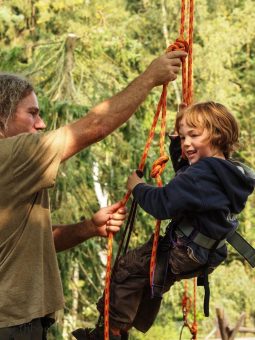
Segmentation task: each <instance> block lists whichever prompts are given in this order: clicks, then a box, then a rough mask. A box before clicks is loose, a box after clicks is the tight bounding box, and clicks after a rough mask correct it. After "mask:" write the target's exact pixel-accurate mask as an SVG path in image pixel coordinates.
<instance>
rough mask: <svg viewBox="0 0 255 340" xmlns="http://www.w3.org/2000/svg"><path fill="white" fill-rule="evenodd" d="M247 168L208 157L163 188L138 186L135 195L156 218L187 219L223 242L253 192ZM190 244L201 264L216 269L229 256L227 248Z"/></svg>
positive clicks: (179, 174) (204, 232) (199, 229)
mask: <svg viewBox="0 0 255 340" xmlns="http://www.w3.org/2000/svg"><path fill="white" fill-rule="evenodd" d="M248 169H249V168H247V167H246V166H242V164H241V163H238V162H236V163H235V162H232V161H230V160H224V159H220V158H215V157H205V158H203V159H201V160H199V162H197V163H195V164H193V165H191V166H183V167H182V168H181V169H180V170H179V171H177V174H176V176H175V177H174V178H173V179H172V180H171V181H170V182H169V183H168V184H167V185H165V186H164V187H162V188H160V187H154V186H151V185H148V184H144V183H141V184H138V185H137V186H136V187H135V188H134V190H133V196H134V198H135V199H136V200H137V202H138V204H139V205H140V206H141V207H142V208H143V209H144V210H145V211H146V212H147V213H149V214H150V215H152V216H154V217H155V218H156V219H159V220H166V219H172V220H175V219H176V220H178V219H180V216H184V217H185V219H186V220H188V221H189V222H190V224H191V225H192V226H193V227H194V228H195V229H196V230H198V231H200V232H201V233H203V234H204V235H206V236H208V237H210V238H212V239H214V240H222V239H224V238H225V237H226V236H227V235H228V234H229V233H230V232H231V230H233V228H234V226H233V222H232V221H231V218H230V217H231V216H232V215H233V214H239V213H240V212H241V211H242V210H243V209H244V207H245V203H246V201H247V198H248V196H249V195H250V194H251V193H252V191H253V189H254V178H253V177H252V176H251V175H250V173H249V171H248ZM177 170H178V169H177ZM187 242H188V243H190V244H189V245H190V246H191V248H192V249H193V252H194V255H195V256H196V257H197V258H198V260H199V262H201V263H202V264H205V263H209V265H211V266H213V267H215V266H217V265H218V264H219V263H220V262H222V261H223V260H224V259H225V257H226V256H227V250H226V246H223V247H222V248H220V249H217V250H215V251H213V252H212V251H210V250H207V249H205V248H202V247H200V246H198V245H196V244H194V243H193V242H191V241H190V242H189V241H188V240H187Z"/></svg>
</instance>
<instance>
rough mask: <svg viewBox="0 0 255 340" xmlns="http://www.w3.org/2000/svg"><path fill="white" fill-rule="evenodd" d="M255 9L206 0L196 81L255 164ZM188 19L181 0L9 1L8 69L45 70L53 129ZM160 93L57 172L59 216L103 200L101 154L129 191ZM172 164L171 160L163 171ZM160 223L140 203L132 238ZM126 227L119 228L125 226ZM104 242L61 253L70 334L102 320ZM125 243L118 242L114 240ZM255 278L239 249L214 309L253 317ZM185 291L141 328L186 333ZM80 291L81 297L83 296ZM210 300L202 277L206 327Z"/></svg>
mask: <svg viewBox="0 0 255 340" xmlns="http://www.w3.org/2000/svg"><path fill="white" fill-rule="evenodd" d="M162 6H164V7H165V10H166V18H165V17H164V16H163V14H162V9H163V7H162ZM254 16H255V13H254V0H245V1H244V0H234V1H233V0H224V1H221V0H217V1H216V0H215V1H209V0H200V1H197V2H196V12H195V36H194V42H195V44H194V85H195V86H194V90H195V98H196V99H197V100H207V99H212V100H215V101H219V102H222V103H223V104H226V105H227V106H229V107H230V108H231V110H232V111H233V112H234V114H235V115H236V117H237V118H238V120H239V125H240V130H241V146H240V149H239V150H238V151H237V152H236V154H235V157H236V158H237V159H239V160H241V161H244V162H245V163H247V164H248V165H250V166H252V167H254V168H255V154H254V148H255V138H254V125H255V113H254V105H255V97H254V85H255V81H254V72H255V61H254V60H255V59H254V54H255V48H254V46H255V44H254V42H255V18H254ZM179 22H180V6H179V1H170V0H161V1H159V0H153V1H148V0H132V1H126V0H109V1H106V2H102V1H99V0H86V1H84V0H68V1H67V0H62V1H59V0H32V1H19V0H11V1H3V2H2V6H1V8H0V37H1V40H0V67H1V71H9V72H17V73H24V74H25V75H27V77H29V78H30V79H31V80H32V81H33V82H34V84H35V85H36V90H37V91H36V92H37V94H38V97H39V102H40V107H41V111H42V115H43V118H44V119H45V120H46V121H47V124H48V128H49V129H55V128H57V127H59V126H61V125H64V124H66V123H67V122H70V121H73V120H75V119H78V118H79V117H82V116H83V115H85V114H86V113H87V112H88V111H89V109H90V108H92V107H93V106H94V105H95V104H97V103H98V102H100V101H102V100H103V99H105V98H107V97H110V96H111V95H113V94H114V93H116V92H117V91H119V90H121V89H122V88H123V87H125V86H126V85H127V83H128V82H130V81H131V80H132V79H134V77H136V76H137V75H138V74H139V73H141V72H142V71H143V70H144V69H145V66H146V65H148V63H149V62H150V61H151V60H152V59H153V57H154V56H156V55H159V54H162V53H164V50H165V47H166V43H165V41H166V37H164V35H163V25H165V27H166V28H167V30H168V32H169V37H168V38H169V40H170V41H174V40H175V38H176V37H177V36H178V30H179ZM171 85H172V84H171ZM179 88H180V81H179V80H178V81H177V84H176V87H175V88H174V87H173V86H169V99H168V108H169V109H168V110H169V111H168V113H169V115H168V130H169V131H171V130H172V126H173V120H174V115H175V111H176V109H177V100H176V93H177V92H176V91H178V90H179ZM176 89H177V90H176ZM159 95H160V89H155V90H153V92H152V93H151V95H150V96H149V97H148V98H147V100H146V101H145V102H144V104H143V105H142V106H141V107H140V108H139V109H138V111H137V113H136V115H135V116H133V117H132V118H131V119H130V120H129V121H128V122H127V123H126V124H124V125H123V126H122V127H121V128H120V129H118V130H117V131H115V132H114V133H113V134H112V135H111V136H109V137H107V138H106V139H105V140H103V141H102V142H100V143H98V144H96V145H94V146H92V147H90V148H88V149H86V150H84V151H83V152H81V153H80V154H79V155H77V156H76V157H74V158H73V159H72V160H69V161H68V162H67V163H66V164H64V165H63V166H62V167H61V169H60V172H59V178H58V183H57V185H56V186H55V188H54V190H52V192H51V202H52V208H53V222H56V223H72V222H75V221H78V220H79V219H81V218H84V217H85V218H89V217H90V216H91V215H92V214H93V211H96V210H97V209H98V207H99V202H98V200H97V197H96V194H95V189H94V178H93V164H95V162H96V163H97V164H98V166H99V181H100V184H101V186H102V189H103V190H104V191H105V192H106V193H107V194H108V200H109V203H110V202H114V201H116V200H119V199H121V198H122V197H123V195H124V193H125V182H126V179H127V176H128V174H129V173H130V172H131V169H132V170H133V169H136V168H137V165H138V163H139V160H140V157H141V153H142V150H143V147H144V144H145V140H146V138H147V135H148V132H149V129H150V125H151V122H152V116H153V114H154V112H155V108H156V105H157V101H158V99H159ZM157 137H158V130H157V132H156V136H155V140H156V141H155V142H153V146H152V150H151V151H150V153H149V157H148V162H147V164H146V169H145V178H146V180H147V181H148V182H149V181H150V182H152V181H151V179H150V178H149V173H150V168H151V164H152V162H153V161H154V160H155V159H156V158H157V157H158V154H159V147H158V142H157ZM167 142H168V141H167ZM166 148H167V146H166ZM171 176H172V170H171V169H170V166H168V167H167V168H166V170H165V173H164V176H163V177H164V182H167V181H168V180H169V179H170V178H171ZM254 205H255V197H254V195H252V196H251V197H250V198H249V201H248V204H247V207H246V209H245V211H244V212H243V214H242V215H241V217H240V227H241V231H242V232H243V233H245V234H246V235H247V237H248V238H249V239H250V240H252V242H253V244H255V243H254V242H255V233H254V228H253V226H254V224H255V209H254ZM153 228H154V221H153V219H152V218H151V217H150V216H147V215H146V214H145V213H144V212H142V211H139V213H138V218H137V222H136V228H135V232H134V235H133V238H132V241H131V245H132V246H136V245H138V244H141V243H142V242H143V241H145V240H146V239H147V238H148V235H149V234H150V233H151V232H152V230H153ZM162 229H164V226H162ZM119 238H120V235H118V236H117V237H116V239H117V240H118V239H119ZM105 247H106V242H105V240H90V241H87V242H85V243H84V244H83V245H81V246H79V247H77V248H76V249H73V250H71V251H69V252H66V253H62V254H60V255H59V265H60V270H61V275H62V281H63V287H64V292H65V297H66V310H65V313H64V315H61V316H60V321H59V323H58V326H57V327H55V328H54V329H53V330H52V332H53V334H52V339H61V338H64V339H68V334H69V333H70V330H71V329H73V328H74V327H75V323H76V325H77V326H80V325H82V324H83V325H84V322H85V324H87V325H90V326H91V325H92V324H93V322H95V321H96V318H97V312H96V308H95V302H96V301H97V298H98V297H99V296H100V294H101V292H102V291H103V285H104V264H103V261H104V260H103V253H102V252H103V251H104V250H105ZM116 248H117V243H115V249H114V252H116ZM77 266H78V267H77ZM77 268H78V277H77ZM244 287H245V289H244ZM253 287H254V275H253V276H252V272H251V270H250V269H249V268H248V267H247V265H245V264H243V262H242V260H241V259H240V258H239V257H238V256H237V255H236V253H235V252H234V251H233V250H230V256H229V259H228V264H227V265H226V266H224V267H223V266H222V267H220V268H219V269H218V270H216V271H215V273H214V274H213V275H212V299H211V314H212V315H214V308H215V307H216V306H217V305H218V304H222V303H223V302H224V307H225V309H227V313H228V314H229V315H230V318H231V319H232V320H233V321H234V320H235V319H236V318H237V316H238V314H239V313H240V312H241V311H242V310H245V311H246V313H247V319H246V323H247V324H252V322H254V316H255V310H254V306H253V300H254V298H255V291H254V288H253ZM182 292H183V288H182V285H181V284H176V285H175V286H174V287H173V288H172V289H171V291H170V293H168V294H166V296H165V299H164V303H163V304H162V308H161V312H160V315H159V317H158V320H157V323H156V325H155V326H154V327H153V328H152V329H151V331H150V332H149V333H148V334H146V335H145V336H144V335H141V334H139V333H138V332H135V331H134V332H132V334H131V338H132V339H143V338H145V339H153V338H155V337H158V338H159V339H162V340H163V339H169V338H171V339H177V338H178V332H179V331H180V327H181V318H182V314H181V308H180V300H181V296H182ZM76 293H77V294H78V297H77V295H75V294H76ZM77 299H78V301H79V303H78V306H76V305H75V302H76V301H77ZM202 303H203V292H202V290H201V289H199V299H198V310H199V315H198V319H199V322H200V333H201V338H202V334H204V335H205V334H206V333H209V331H210V330H211V329H212V328H213V324H214V320H213V318H210V319H208V320H206V319H204V317H203V315H202V312H201V311H202ZM84 319H85V321H84Z"/></svg>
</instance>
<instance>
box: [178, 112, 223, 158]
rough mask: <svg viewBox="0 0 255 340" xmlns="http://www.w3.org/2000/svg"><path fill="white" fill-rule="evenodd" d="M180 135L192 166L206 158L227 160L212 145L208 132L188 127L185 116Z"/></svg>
mask: <svg viewBox="0 0 255 340" xmlns="http://www.w3.org/2000/svg"><path fill="white" fill-rule="evenodd" d="M179 135H180V138H181V145H182V150H183V152H184V155H185V156H186V157H187V159H188V161H189V163H190V164H194V163H196V162H198V161H199V160H200V159H201V158H204V157H218V158H223V159H224V158H225V157H224V155H223V153H222V152H221V151H220V150H219V149H217V148H215V147H214V146H212V145H211V141H210V138H209V132H208V130H207V129H206V128H204V129H203V128H201V127H193V126H190V125H188V124H187V122H186V119H185V116H184V117H183V118H182V120H181V121H180V128H179Z"/></svg>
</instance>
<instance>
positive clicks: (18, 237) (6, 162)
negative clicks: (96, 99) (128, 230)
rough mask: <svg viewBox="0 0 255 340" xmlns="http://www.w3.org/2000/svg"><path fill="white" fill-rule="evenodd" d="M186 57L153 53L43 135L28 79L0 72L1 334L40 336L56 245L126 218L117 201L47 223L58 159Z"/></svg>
mask: <svg viewBox="0 0 255 340" xmlns="http://www.w3.org/2000/svg"><path fill="white" fill-rule="evenodd" d="M185 56H186V53H185V52H181V51H175V52H171V53H167V54H165V55H164V56H161V57H159V58H157V59H155V60H154V61H153V62H152V63H151V64H150V65H149V67H148V68H147V69H146V71H145V72H144V73H142V74H141V75H140V76H139V77H138V78H136V79H135V80H134V81H133V82H132V83H131V84H130V85H129V86H128V87H127V88H126V89H124V90H123V91H122V92H120V93H118V94H117V95H115V96H114V97H112V98H110V99H108V100H105V101H104V102H102V103H101V104H99V105H97V106H95V107H94V108H93V109H92V110H90V112H89V113H88V114H86V115H85V116H84V117H83V118H81V119H79V120H78V121H76V122H73V123H71V124H68V125H66V126H64V127H62V128H60V129H57V130H54V131H50V132H46V133H42V132H41V131H42V130H43V129H45V124H44V122H43V120H42V118H41V117H40V111H39V106H38V101H37V97H36V95H35V93H34V89H33V87H32V86H31V84H30V83H28V82H27V81H26V80H24V79H22V78H20V77H17V76H14V75H8V74H2V75H0V188H1V195H0V283H1V289H0V302H1V303H0V339H1V340H7V339H14V340H23V339H24V340H28V339H31V340H41V339H46V337H47V335H46V333H47V327H48V324H49V320H51V319H52V318H53V319H54V313H55V312H56V311H57V310H59V309H62V308H63V306H64V301H63V292H62V286H61V281H60V276H59V270H58V265H57V259H56V251H62V250H66V249H69V248H71V247H74V246H75V245H77V244H80V243H82V242H83V241H85V240H86V239H88V238H90V237H93V236H96V235H98V236H107V234H108V232H109V231H111V232H113V233H116V232H117V231H118V230H119V228H120V226H121V224H122V223H123V220H124V218H125V215H126V212H125V209H124V208H122V207H121V204H120V202H118V203H116V204H113V205H112V206H109V207H107V208H103V209H100V210H99V211H98V212H97V213H95V214H94V215H93V216H92V218H91V219H90V220H84V221H82V222H80V223H76V224H73V225H65V226H52V225H51V220H50V208H49V199H48V192H47V189H48V188H50V187H52V186H53V185H54V183H55V180H56V176H57V171H58V168H59V165H60V163H61V162H64V161H65V160H67V159H68V158H70V157H72V156H73V155H75V154H76V153H78V152H79V151H81V150H82V149H84V148H86V147H88V146H89V145H91V144H93V143H96V142H98V141H99V140H101V139H103V138H105V137H106V136H107V135H109V134H110V133H111V132H112V131H114V130H115V129H116V128H118V127H119V126H120V125H121V124H123V123H124V122H125V121H126V120H127V119H129V117H130V116H131V115H132V114H133V113H134V112H135V110H136V109H137V107H138V106H139V105H140V104H141V103H142V102H143V100H144V99H145V98H146V96H147V95H148V93H149V92H150V90H151V89H152V88H153V87H155V86H158V85H161V84H164V83H167V82H169V81H172V80H174V79H176V77H177V73H178V72H179V69H180V66H181V61H180V58H181V57H185ZM38 132H39V133H38Z"/></svg>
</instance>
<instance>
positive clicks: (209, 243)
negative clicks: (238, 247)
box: [177, 224, 226, 249]
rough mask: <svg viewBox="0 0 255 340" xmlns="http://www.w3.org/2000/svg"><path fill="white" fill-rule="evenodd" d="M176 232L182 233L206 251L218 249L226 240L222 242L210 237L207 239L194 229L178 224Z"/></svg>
mask: <svg viewBox="0 0 255 340" xmlns="http://www.w3.org/2000/svg"><path fill="white" fill-rule="evenodd" d="M178 230H180V231H181V232H182V234H183V235H185V236H187V237H190V239H191V240H192V241H193V242H194V243H196V244H197V245H199V246H200V247H203V248H206V249H218V248H221V247H223V246H224V244H225V242H226V239H223V240H214V239H213V238H211V237H208V236H206V235H204V234H202V233H200V232H199V231H197V230H196V229H195V228H194V227H192V226H190V225H186V224H180V225H178V227H177V233H178Z"/></svg>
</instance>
